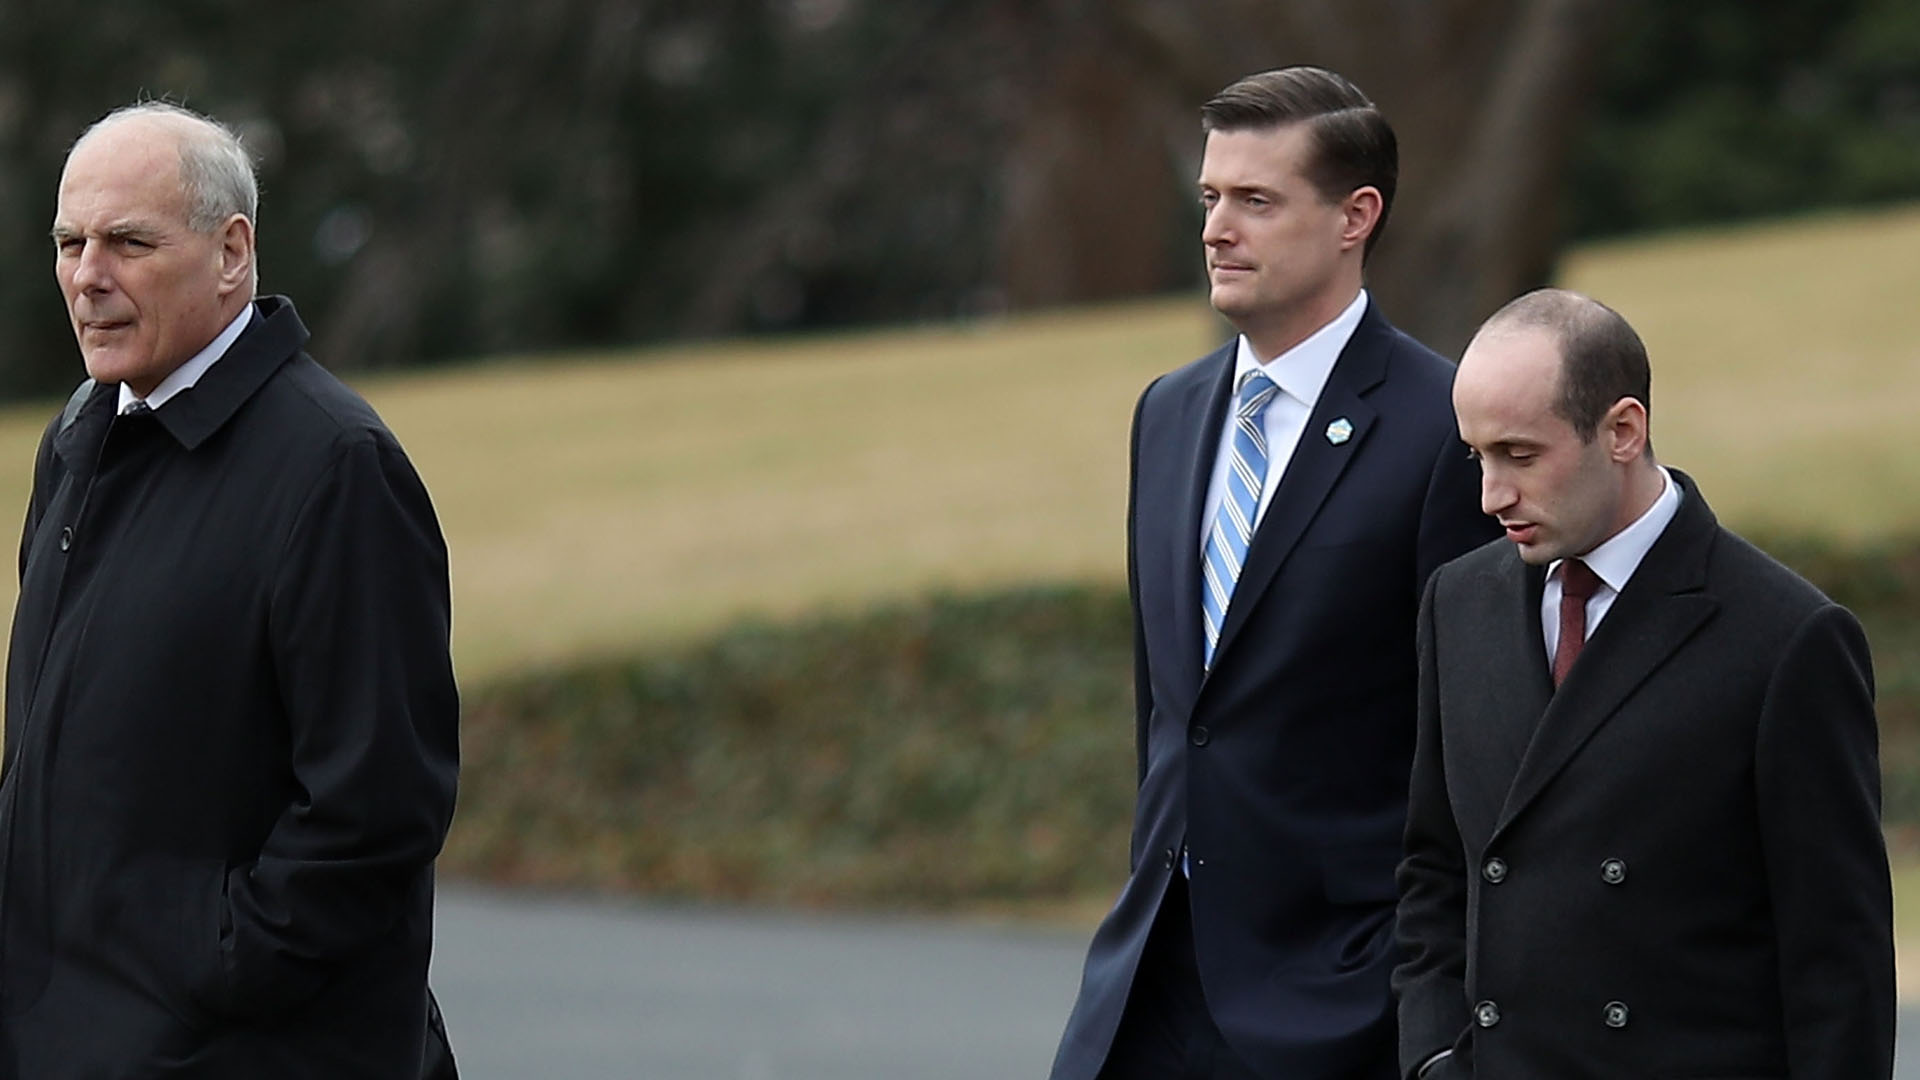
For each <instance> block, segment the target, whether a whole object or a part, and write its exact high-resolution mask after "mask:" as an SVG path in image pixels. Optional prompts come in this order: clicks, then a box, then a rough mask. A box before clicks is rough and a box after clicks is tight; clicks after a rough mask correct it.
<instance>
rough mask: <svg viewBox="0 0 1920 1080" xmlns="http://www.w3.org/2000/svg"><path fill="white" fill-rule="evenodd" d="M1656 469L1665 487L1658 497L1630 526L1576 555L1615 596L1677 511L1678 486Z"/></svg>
mask: <svg viewBox="0 0 1920 1080" xmlns="http://www.w3.org/2000/svg"><path fill="white" fill-rule="evenodd" d="M1657 468H1659V470H1660V482H1661V483H1662V484H1665V485H1666V486H1665V487H1664V488H1662V489H1661V491H1660V497H1659V498H1657V499H1654V500H1653V505H1652V506H1649V507H1647V510H1646V513H1644V514H1641V515H1640V516H1639V517H1638V518H1636V519H1634V522H1633V524H1631V525H1629V526H1627V527H1626V528H1624V529H1621V530H1620V531H1619V532H1617V533H1614V534H1613V535H1612V536H1610V537H1608V538H1607V540H1606V542H1605V543H1602V544H1600V545H1599V546H1597V547H1595V548H1594V549H1593V550H1592V551H1589V552H1587V553H1586V554H1585V555H1582V556H1580V561H1581V562H1584V563H1586V564H1587V566H1588V567H1589V568H1591V569H1592V570H1593V572H1594V574H1595V575H1596V576H1597V577H1599V579H1600V581H1601V583H1602V584H1604V585H1606V587H1607V588H1609V589H1612V590H1613V591H1614V592H1615V593H1619V592H1621V591H1622V590H1624V589H1625V588H1626V587H1627V580H1628V579H1629V578H1631V577H1633V572H1634V571H1635V570H1638V569H1639V568H1640V562H1641V560H1642V559H1645V558H1646V557H1647V552H1648V551H1650V550H1652V548H1653V543H1654V541H1656V540H1658V539H1660V534H1661V533H1663V532H1665V531H1666V528H1667V523H1668V522H1670V521H1672V520H1673V516H1674V514H1676V513H1678V512H1679V511H1680V485H1679V484H1676V483H1674V482H1673V474H1672V473H1669V472H1668V471H1667V468H1666V466H1664V465H1661V466H1657ZM1561 561H1562V560H1559V559H1555V560H1554V561H1553V565H1552V566H1549V567H1548V568H1547V575H1548V576H1549V577H1551V576H1553V574H1555V573H1556V572H1558V571H1559V569H1560V563H1561Z"/></svg>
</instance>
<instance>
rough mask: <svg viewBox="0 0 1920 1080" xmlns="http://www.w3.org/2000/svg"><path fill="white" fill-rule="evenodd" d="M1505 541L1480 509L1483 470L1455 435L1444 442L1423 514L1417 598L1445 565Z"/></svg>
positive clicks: (1448, 434) (1416, 586) (1416, 571)
mask: <svg viewBox="0 0 1920 1080" xmlns="http://www.w3.org/2000/svg"><path fill="white" fill-rule="evenodd" d="M1499 535H1500V525H1499V523H1498V522H1496V521H1494V519H1493V518H1491V517H1489V516H1487V514H1486V513H1484V512H1483V511H1482V510H1481V509H1480V466H1478V465H1476V464H1474V461H1473V458H1471V457H1470V456H1468V454H1467V447H1466V444H1465V443H1462V442H1461V441H1460V440H1459V438H1458V437H1456V436H1455V435H1454V434H1453V433H1451V432H1448V433H1447V434H1446V435H1444V436H1443V437H1442V438H1441V439H1440V451H1439V453H1438V454H1437V455H1436V456H1435V457H1434V460H1433V471H1432V472H1431V473H1430V474H1429V475H1428V478H1427V497H1426V503H1425V505H1424V506H1423V507H1422V508H1421V512H1420V538H1419V545H1418V550H1417V551H1416V553H1415V555H1416V563H1415V571H1414V572H1415V574H1416V576H1417V580H1415V581H1414V582H1413V591H1414V594H1415V595H1418V594H1420V593H1421V592H1422V591H1423V590H1424V589H1425V588H1426V585H1427V580H1428V579H1429V578H1431V577H1432V576H1433V572H1434V571H1435V570H1437V569H1439V568H1440V564H1441V563H1444V562H1447V561H1449V560H1451V559H1456V558H1458V557H1460V556H1462V555H1465V554H1466V553H1467V552H1469V551H1472V550H1473V549H1474V548H1477V547H1479V546H1480V545H1482V544H1485V543H1486V542H1487V541H1489V540H1492V539H1494V538H1495V537H1497V536H1499Z"/></svg>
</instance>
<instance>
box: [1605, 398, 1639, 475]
mask: <svg viewBox="0 0 1920 1080" xmlns="http://www.w3.org/2000/svg"><path fill="white" fill-rule="evenodd" d="M1600 432H1601V434H1602V435H1604V436H1605V437H1606V438H1607V440H1608V442H1607V457H1608V458H1610V459H1611V460H1612V461H1613V462H1614V463H1615V464H1619V465H1625V464H1626V463H1628V462H1630V461H1634V460H1637V459H1638V458H1639V457H1640V455H1642V454H1644V453H1646V452H1647V407H1646V406H1645V405H1643V404H1641V402H1640V399H1639V398H1630V397H1623V398H1621V399H1620V400H1619V401H1616V402H1614V403H1613V408H1611V409H1608V410H1607V414H1606V415H1605V416H1604V417H1601V419H1600Z"/></svg>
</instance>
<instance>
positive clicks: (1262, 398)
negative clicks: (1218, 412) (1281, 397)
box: [1239, 371, 1280, 416]
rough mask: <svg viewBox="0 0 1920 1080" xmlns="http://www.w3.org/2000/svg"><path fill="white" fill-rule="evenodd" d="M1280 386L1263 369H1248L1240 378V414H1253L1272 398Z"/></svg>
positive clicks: (1256, 413)
mask: <svg viewBox="0 0 1920 1080" xmlns="http://www.w3.org/2000/svg"><path fill="white" fill-rule="evenodd" d="M1279 391H1280V387H1279V385H1278V384H1276V383H1275V382H1274V381H1273V380H1272V379H1270V378H1268V377H1267V373H1266V372H1264V371H1249V372H1247V374H1246V377H1245V378H1242V379H1241V380H1240V409H1239V412H1240V415H1241V416H1255V415H1258V414H1259V412H1260V410H1262V409H1264V408H1266V407H1267V402H1269V401H1272V400H1273V395H1274V394H1276V393H1278V392H1279Z"/></svg>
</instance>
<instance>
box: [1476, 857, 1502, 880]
mask: <svg viewBox="0 0 1920 1080" xmlns="http://www.w3.org/2000/svg"><path fill="white" fill-rule="evenodd" d="M1480 876H1481V877H1483V878H1486V879H1487V881H1488V882H1489V883H1490V884H1493V885H1498V884H1500V883H1501V882H1503V881H1505V880H1507V860H1505V859H1503V858H1501V857H1499V856H1498V855H1495V856H1494V857H1493V858H1491V859H1488V860H1487V861H1486V862H1485V863H1483V864H1481V867H1480Z"/></svg>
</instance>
